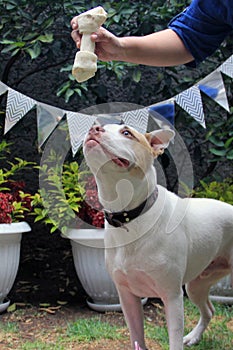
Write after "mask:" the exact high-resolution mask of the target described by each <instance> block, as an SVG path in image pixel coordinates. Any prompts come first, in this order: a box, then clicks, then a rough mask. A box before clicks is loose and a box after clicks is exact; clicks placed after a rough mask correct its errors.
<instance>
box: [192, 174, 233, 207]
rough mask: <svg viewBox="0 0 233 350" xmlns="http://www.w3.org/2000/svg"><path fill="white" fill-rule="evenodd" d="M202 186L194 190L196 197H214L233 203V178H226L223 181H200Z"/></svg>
mask: <svg viewBox="0 0 233 350" xmlns="http://www.w3.org/2000/svg"><path fill="white" fill-rule="evenodd" d="M200 184H201V187H198V188H197V189H196V190H194V191H193V196H194V197H200V198H213V199H218V200H220V201H222V202H226V203H229V204H232V205H233V180H232V179H226V180H224V181H223V182H217V181H213V182H210V183H208V184H207V183H206V182H204V181H200Z"/></svg>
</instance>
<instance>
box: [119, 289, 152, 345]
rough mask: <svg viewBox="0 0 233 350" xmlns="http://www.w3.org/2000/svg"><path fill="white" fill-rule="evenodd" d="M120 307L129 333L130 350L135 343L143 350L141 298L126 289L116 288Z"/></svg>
mask: <svg viewBox="0 0 233 350" xmlns="http://www.w3.org/2000/svg"><path fill="white" fill-rule="evenodd" d="M118 293H119V297H120V302H121V307H122V310H123V313H124V316H125V319H126V322H127V325H128V328H129V331H130V340H131V344H132V349H135V342H137V343H138V345H139V346H140V349H141V350H145V349H146V346H145V340H144V317H143V308H142V303H141V298H139V297H137V296H135V295H134V294H132V293H131V292H130V291H129V290H128V289H127V288H126V287H120V288H118Z"/></svg>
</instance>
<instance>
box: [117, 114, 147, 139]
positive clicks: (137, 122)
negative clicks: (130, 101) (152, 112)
mask: <svg viewBox="0 0 233 350" xmlns="http://www.w3.org/2000/svg"><path fill="white" fill-rule="evenodd" d="M148 118H149V113H148V109H147V108H142V109H135V110H132V111H128V112H124V113H122V114H121V119H122V121H123V122H124V123H125V124H127V125H128V126H132V127H134V128H135V129H136V130H138V131H139V132H141V133H143V134H144V133H145V132H146V131H147V125H148Z"/></svg>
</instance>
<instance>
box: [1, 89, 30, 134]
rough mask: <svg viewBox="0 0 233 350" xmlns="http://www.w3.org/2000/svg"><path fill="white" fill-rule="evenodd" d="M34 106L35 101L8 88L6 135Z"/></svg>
mask: <svg viewBox="0 0 233 350" xmlns="http://www.w3.org/2000/svg"><path fill="white" fill-rule="evenodd" d="M35 104H36V101H35V100H33V99H32V98H30V97H27V96H25V95H23V94H20V93H19V92H17V91H15V90H12V89H11V88H8V96H7V106H6V120H5V130H4V134H6V133H7V132H8V131H9V130H10V129H11V128H12V127H13V126H14V125H15V124H16V123H17V122H18V121H19V120H20V119H22V118H23V117H24V116H25V114H27V113H28V112H29V111H30V110H31V109H32V108H33V107H34V106H35Z"/></svg>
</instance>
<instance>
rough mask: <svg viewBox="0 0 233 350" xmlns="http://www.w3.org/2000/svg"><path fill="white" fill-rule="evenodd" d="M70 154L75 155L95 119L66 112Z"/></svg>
mask: <svg viewBox="0 0 233 350" xmlns="http://www.w3.org/2000/svg"><path fill="white" fill-rule="evenodd" d="M66 117H67V123H68V128H69V134H70V142H71V147H72V153H73V155H75V154H76V153H77V151H78V149H79V147H80V146H81V144H82V141H83V139H84V136H85V135H86V133H87V132H88V130H89V129H90V128H91V127H92V125H93V123H94V122H95V119H96V117H95V116H92V115H87V114H81V113H74V112H66Z"/></svg>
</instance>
